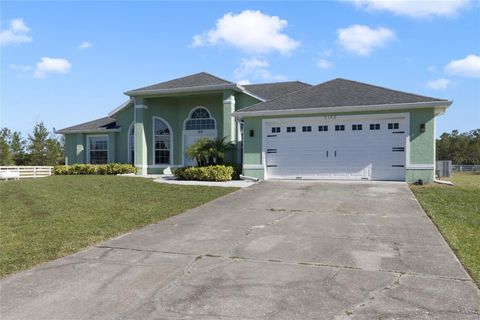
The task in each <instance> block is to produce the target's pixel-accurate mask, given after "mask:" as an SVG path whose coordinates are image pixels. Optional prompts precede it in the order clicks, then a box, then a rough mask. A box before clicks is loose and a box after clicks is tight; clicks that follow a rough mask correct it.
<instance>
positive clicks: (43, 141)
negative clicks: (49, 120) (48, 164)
mask: <svg viewBox="0 0 480 320" xmlns="http://www.w3.org/2000/svg"><path fill="white" fill-rule="evenodd" d="M48 137H49V132H48V130H47V128H46V127H45V125H44V124H43V122H37V123H36V124H35V127H34V128H33V132H32V134H29V135H28V151H29V152H30V157H29V158H30V160H29V162H30V163H29V164H30V165H32V166H44V165H45V159H46V156H47V139H48Z"/></svg>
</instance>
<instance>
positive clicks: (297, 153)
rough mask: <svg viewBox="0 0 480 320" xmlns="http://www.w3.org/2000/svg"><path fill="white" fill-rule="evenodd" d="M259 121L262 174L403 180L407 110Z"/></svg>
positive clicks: (277, 177)
mask: <svg viewBox="0 0 480 320" xmlns="http://www.w3.org/2000/svg"><path fill="white" fill-rule="evenodd" d="M263 121H264V122H263V143H262V145H263V154H264V161H265V162H264V163H265V178H266V179H349V180H402V181H403V180H405V165H406V154H407V153H408V144H407V140H408V136H409V119H408V113H404V114H376V115H373V116H372V115H369V116H323V117H305V118H276V119H264V120H263Z"/></svg>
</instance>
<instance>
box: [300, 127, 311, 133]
mask: <svg viewBox="0 0 480 320" xmlns="http://www.w3.org/2000/svg"><path fill="white" fill-rule="evenodd" d="M302 132H312V127H311V126H303V127H302Z"/></svg>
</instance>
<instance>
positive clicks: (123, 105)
mask: <svg viewBox="0 0 480 320" xmlns="http://www.w3.org/2000/svg"><path fill="white" fill-rule="evenodd" d="M131 103H133V100H132V99H128V100H127V101H125V102H124V103H122V104H121V105H119V106H118V107H116V108H115V109H113V110H112V111H110V112H109V113H108V114H107V115H108V116H109V117H113V116H115V115H116V114H117V113H119V112H120V111H122V110H123V109H125V108H127V107H128V106H129V105H130V104H131Z"/></svg>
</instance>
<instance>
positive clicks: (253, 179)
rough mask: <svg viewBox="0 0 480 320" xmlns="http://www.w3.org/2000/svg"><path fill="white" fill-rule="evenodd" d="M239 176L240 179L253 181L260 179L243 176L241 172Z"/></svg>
mask: <svg viewBox="0 0 480 320" xmlns="http://www.w3.org/2000/svg"><path fill="white" fill-rule="evenodd" d="M239 177H240V179H242V180H251V181H255V182H257V181H259V180H260V179H258V178H255V177H249V176H244V175H243V174H241V175H240V176H239Z"/></svg>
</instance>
